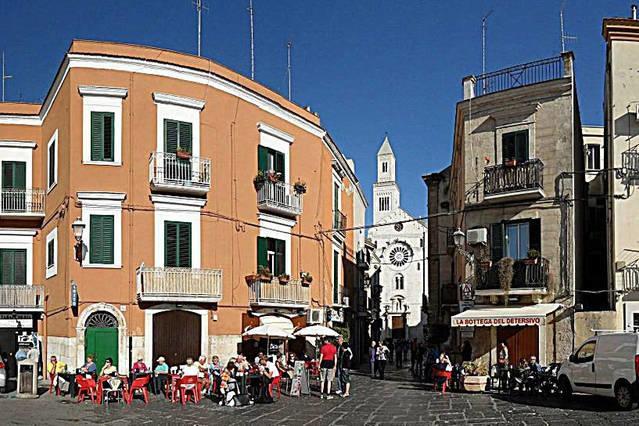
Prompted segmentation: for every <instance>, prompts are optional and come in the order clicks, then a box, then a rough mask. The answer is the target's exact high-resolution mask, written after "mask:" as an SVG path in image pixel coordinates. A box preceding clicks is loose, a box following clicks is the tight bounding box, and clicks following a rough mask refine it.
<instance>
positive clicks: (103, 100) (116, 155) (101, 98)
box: [78, 86, 128, 166]
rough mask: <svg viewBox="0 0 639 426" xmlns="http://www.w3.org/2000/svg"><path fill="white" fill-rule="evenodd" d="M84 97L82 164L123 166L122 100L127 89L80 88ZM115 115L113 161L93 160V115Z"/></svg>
mask: <svg viewBox="0 0 639 426" xmlns="http://www.w3.org/2000/svg"><path fill="white" fill-rule="evenodd" d="M78 91H79V92H80V95H81V96H82V163H83V164H94V165H99V166H121V165H122V99H124V98H125V97H126V95H127V93H128V91H127V89H121V88H116V87H97V86H80V87H78ZM92 112H112V113H113V161H92V160H91V113H92Z"/></svg>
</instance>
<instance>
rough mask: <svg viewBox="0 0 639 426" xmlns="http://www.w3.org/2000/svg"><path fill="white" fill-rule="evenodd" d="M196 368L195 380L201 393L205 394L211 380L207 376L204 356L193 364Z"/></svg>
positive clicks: (207, 366) (206, 364)
mask: <svg viewBox="0 0 639 426" xmlns="http://www.w3.org/2000/svg"><path fill="white" fill-rule="evenodd" d="M193 365H195V366H196V367H197V370H198V372H197V380H198V382H199V383H200V388H201V389H202V393H206V392H208V390H209V387H210V386H211V378H210V374H209V363H208V362H206V355H200V357H199V358H198V359H197V361H195V362H194V363H193Z"/></svg>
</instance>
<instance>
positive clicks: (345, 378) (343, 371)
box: [337, 342, 353, 398]
mask: <svg viewBox="0 0 639 426" xmlns="http://www.w3.org/2000/svg"><path fill="white" fill-rule="evenodd" d="M340 349H341V352H340V355H339V357H338V361H337V362H338V363H339V365H340V368H339V370H338V374H339V383H340V386H341V387H342V398H348V397H349V396H351V393H350V391H351V360H352V359H353V351H351V348H350V347H349V346H348V342H342V344H341V346H340Z"/></svg>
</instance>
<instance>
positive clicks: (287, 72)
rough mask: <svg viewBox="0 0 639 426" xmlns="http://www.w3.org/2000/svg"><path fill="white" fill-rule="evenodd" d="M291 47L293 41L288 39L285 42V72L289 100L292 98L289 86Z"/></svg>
mask: <svg viewBox="0 0 639 426" xmlns="http://www.w3.org/2000/svg"><path fill="white" fill-rule="evenodd" d="M292 48H293V42H292V41H290V40H289V42H288V43H286V59H287V62H286V64H287V66H286V74H287V76H288V100H289V101H290V100H291V99H292V95H293V91H292V87H291V78H292V75H291V49H292Z"/></svg>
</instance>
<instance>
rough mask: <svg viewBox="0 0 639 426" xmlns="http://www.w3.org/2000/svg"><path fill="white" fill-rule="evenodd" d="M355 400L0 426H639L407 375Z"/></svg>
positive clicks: (46, 405)
mask: <svg viewBox="0 0 639 426" xmlns="http://www.w3.org/2000/svg"><path fill="white" fill-rule="evenodd" d="M352 377H353V380H352V381H353V392H352V393H353V396H352V397H351V398H347V399H342V398H335V399H333V400H329V401H327V400H320V399H319V398H317V397H302V398H289V397H285V396H284V397H282V399H281V400H280V401H277V402H275V403H274V404H266V405H262V404H260V405H254V406H248V407H241V408H227V407H219V406H217V405H216V404H214V403H213V402H212V401H208V400H203V401H202V402H200V404H198V405H193V404H188V405H187V406H186V407H182V406H181V405H179V404H175V405H172V404H170V403H168V402H166V401H165V400H163V399H161V400H157V399H154V400H152V401H151V402H150V403H149V405H147V406H145V405H144V403H143V402H141V401H138V400H136V401H134V402H133V404H132V405H131V406H130V407H126V406H121V405H117V404H112V405H111V406H109V407H104V406H95V405H93V404H91V403H88V402H86V403H82V404H77V403H75V402H74V401H71V400H70V399H68V398H59V397H53V396H51V395H48V394H46V395H43V396H42V397H40V398H39V399H37V400H19V399H15V398H0V424H63V423H70V422H73V423H76V424H89V423H93V424H95V423H102V424H116V425H120V424H122V425H126V424H136V425H138V424H181V425H182V424H183V425H200V424H218V425H219V424H221V425H225V426H226V425H233V424H259V425H270V424H282V425H288V424H290V425H352V424H371V425H373V424H424V425H427V424H436V425H452V424H455V425H456V424H466V425H494V424H518V425H545V424H561V425H562V426H563V425H577V424H579V425H590V424H597V425H605V424H618V425H631V424H639V409H635V410H633V411H628V412H621V411H618V410H617V409H616V408H615V406H614V401H612V400H609V399H605V398H597V397H591V396H575V399H574V401H573V402H572V403H571V404H570V406H569V407H568V408H560V406H559V403H558V402H556V401H554V400H553V399H543V398H541V397H540V398H529V399H526V400H524V399H521V398H513V399H510V398H508V397H505V396H504V397H502V396H498V395H489V394H467V393H447V394H445V395H441V394H440V393H438V392H433V391H431V390H430V387H427V386H425V385H422V384H419V383H415V382H412V381H411V380H410V379H409V377H408V374H407V373H406V371H405V370H404V371H401V372H398V373H392V372H391V374H389V377H388V379H389V380H385V381H380V380H372V379H370V378H369V377H367V376H361V375H353V376H352Z"/></svg>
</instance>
